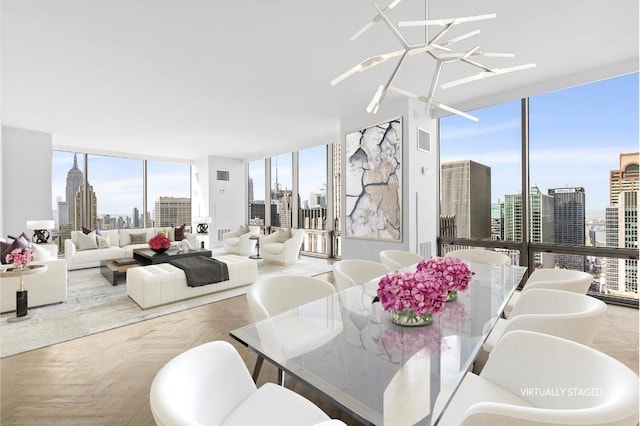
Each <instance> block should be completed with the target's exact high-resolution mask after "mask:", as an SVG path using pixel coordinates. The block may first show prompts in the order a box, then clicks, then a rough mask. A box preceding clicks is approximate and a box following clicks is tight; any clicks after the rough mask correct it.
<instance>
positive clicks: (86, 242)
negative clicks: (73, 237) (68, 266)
mask: <svg viewBox="0 0 640 426" xmlns="http://www.w3.org/2000/svg"><path fill="white" fill-rule="evenodd" d="M97 248H98V243H97V242H96V232H95V231H91V232H89V233H88V234H83V233H82V232H79V233H78V250H93V249H97Z"/></svg>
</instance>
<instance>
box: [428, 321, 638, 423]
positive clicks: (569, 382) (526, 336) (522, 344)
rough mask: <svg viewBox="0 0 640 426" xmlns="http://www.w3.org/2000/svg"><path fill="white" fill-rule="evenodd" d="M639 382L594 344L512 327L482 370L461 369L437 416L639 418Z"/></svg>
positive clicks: (483, 419)
mask: <svg viewBox="0 0 640 426" xmlns="http://www.w3.org/2000/svg"><path fill="white" fill-rule="evenodd" d="M638 388H639V386H638V375H637V374H636V373H634V372H633V371H632V370H630V369H629V368H628V367H626V366H625V365H623V364H622V363H620V362H619V361H617V360H615V359H613V358H611V357H609V356H608V355H605V354H603V353H601V352H599V351H597V350H595V349H593V348H590V347H588V346H584V345H581V344H579V343H576V342H572V341H570V340H566V339H562V338H559V337H555V336H550V335H546V334H540V333H534V332H530V331H512V332H510V333H508V334H506V335H505V336H504V337H503V338H502V339H501V340H500V342H499V343H498V345H497V346H496V347H495V349H494V351H493V353H492V354H491V356H490V357H489V360H488V362H487V365H486V366H485V368H484V370H482V373H481V374H480V375H479V376H477V375H475V374H472V373H468V374H467V375H466V376H465V378H464V380H463V381H462V384H461V385H460V387H459V388H458V390H457V391H456V393H455V394H454V395H453V398H452V399H451V401H450V403H449V405H448V406H447V407H446V408H445V410H444V413H443V415H442V418H441V419H440V422H439V423H438V424H439V425H444V426H448V425H455V426H459V425H463V426H471V425H520V426H524V425H527V426H533V425H541V426H543V425H547V426H548V425H600V426H604V425H616V426H622V425H637V424H638ZM444 402H445V401H442V400H438V401H437V402H436V408H435V412H436V413H439V412H441V411H442V408H438V407H442V405H443V404H444Z"/></svg>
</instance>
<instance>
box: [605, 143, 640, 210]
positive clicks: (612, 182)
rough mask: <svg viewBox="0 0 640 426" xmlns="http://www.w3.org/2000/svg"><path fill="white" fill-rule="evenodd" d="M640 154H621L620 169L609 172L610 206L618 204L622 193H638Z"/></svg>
mask: <svg viewBox="0 0 640 426" xmlns="http://www.w3.org/2000/svg"><path fill="white" fill-rule="evenodd" d="M639 156H640V153H638V152H632V153H625V154H620V168H619V169H616V170H611V171H610V172H609V205H610V206H615V205H617V204H618V194H619V193H620V192H622V191H638V189H639V188H638V182H639V181H640V172H639V170H638V157H639Z"/></svg>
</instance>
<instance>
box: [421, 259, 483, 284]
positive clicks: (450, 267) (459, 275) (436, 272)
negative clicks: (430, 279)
mask: <svg viewBox="0 0 640 426" xmlns="http://www.w3.org/2000/svg"><path fill="white" fill-rule="evenodd" d="M417 270H418V271H424V272H428V273H430V274H432V275H433V276H434V277H436V278H439V279H441V280H442V282H443V283H444V285H445V286H446V287H447V290H452V291H453V290H455V291H457V290H460V291H464V290H466V289H467V288H469V283H470V282H471V278H472V276H473V274H472V273H471V269H469V266H467V264H466V263H464V262H463V261H462V260H460V259H458V258H455V257H430V258H429V259H427V260H421V261H420V262H419V263H418V266H417Z"/></svg>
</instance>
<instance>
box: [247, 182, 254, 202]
mask: <svg viewBox="0 0 640 426" xmlns="http://www.w3.org/2000/svg"><path fill="white" fill-rule="evenodd" d="M247 194H248V195H249V202H252V201H253V178H251V177H250V178H249V188H248V190H247Z"/></svg>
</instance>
